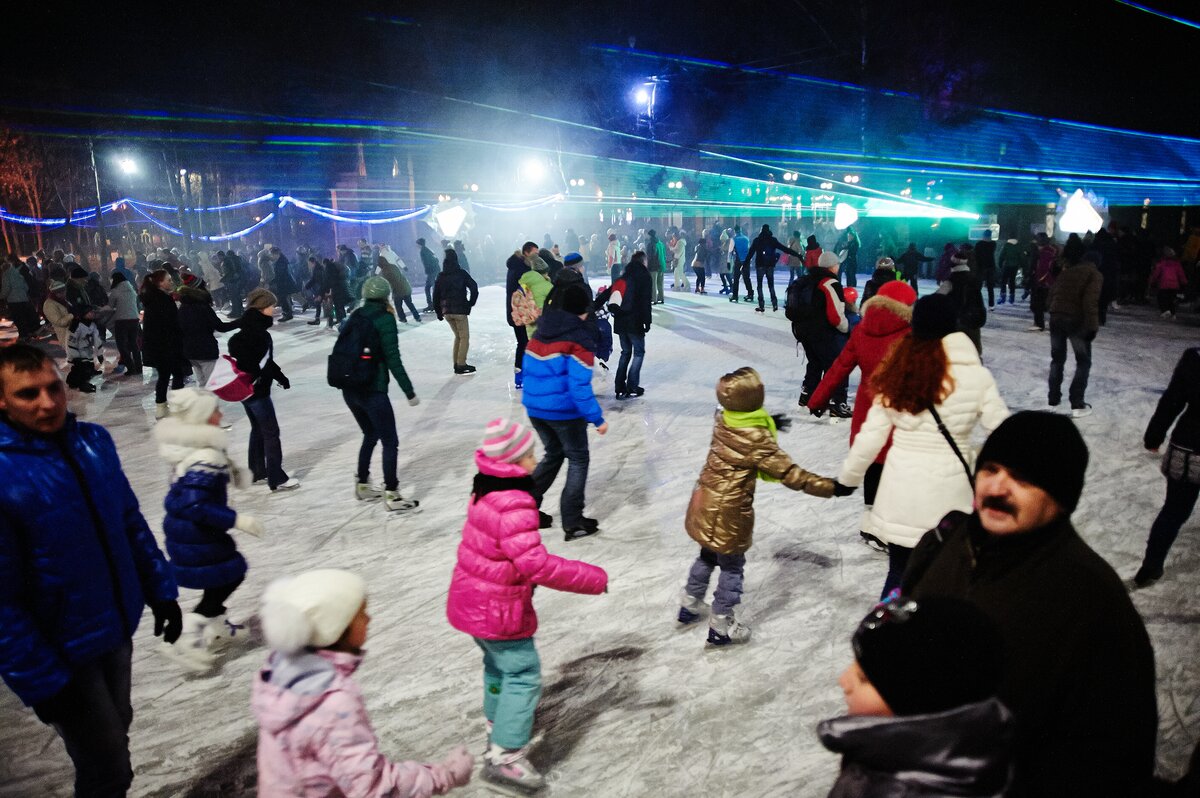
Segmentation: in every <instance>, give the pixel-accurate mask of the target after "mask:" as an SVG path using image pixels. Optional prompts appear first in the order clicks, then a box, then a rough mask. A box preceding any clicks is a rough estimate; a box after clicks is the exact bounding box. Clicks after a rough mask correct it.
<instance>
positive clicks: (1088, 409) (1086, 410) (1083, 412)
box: [1071, 402, 1092, 418]
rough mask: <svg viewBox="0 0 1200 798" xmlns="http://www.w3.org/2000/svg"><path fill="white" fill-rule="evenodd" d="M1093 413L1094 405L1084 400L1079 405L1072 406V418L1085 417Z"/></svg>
mask: <svg viewBox="0 0 1200 798" xmlns="http://www.w3.org/2000/svg"><path fill="white" fill-rule="evenodd" d="M1091 414H1092V406H1091V405H1089V404H1088V403H1087V402H1084V403H1083V404H1082V405H1080V406H1079V407H1072V408H1071V418H1085V417H1087V416H1090V415H1091Z"/></svg>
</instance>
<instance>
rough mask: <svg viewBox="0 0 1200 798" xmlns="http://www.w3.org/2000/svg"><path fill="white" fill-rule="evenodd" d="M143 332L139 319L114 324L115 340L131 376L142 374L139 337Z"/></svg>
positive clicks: (122, 360)
mask: <svg viewBox="0 0 1200 798" xmlns="http://www.w3.org/2000/svg"><path fill="white" fill-rule="evenodd" d="M141 332H142V328H141V325H140V324H138V320H137V319H126V320H123V321H118V322H114V323H113V338H115V339H116V341H117V351H118V352H120V353H121V362H122V363H124V364H125V368H126V369H128V373H129V374H141V373H142V350H141V349H140V348H139V347H138V335H140V334H141Z"/></svg>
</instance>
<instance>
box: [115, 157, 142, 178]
mask: <svg viewBox="0 0 1200 798" xmlns="http://www.w3.org/2000/svg"><path fill="white" fill-rule="evenodd" d="M117 167H118V168H119V169H120V170H121V174H123V175H136V174H137V173H138V165H137V161H135V160H133V159H132V158H129V157H124V158H118V159H117Z"/></svg>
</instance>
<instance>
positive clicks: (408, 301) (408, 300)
mask: <svg viewBox="0 0 1200 798" xmlns="http://www.w3.org/2000/svg"><path fill="white" fill-rule="evenodd" d="M393 299H395V297H393ZM405 305H408V309H409V310H410V311H412V315H413V318H414V319H416V320H417V321H420V320H421V314H420V313H419V312H418V311H417V306H416V305H414V304H413V301H412V294H409V295H408V296H406V297H400V298H399V299H396V315H397V316H399V317H400V321H408V317H407V316H405V315H404V306H405Z"/></svg>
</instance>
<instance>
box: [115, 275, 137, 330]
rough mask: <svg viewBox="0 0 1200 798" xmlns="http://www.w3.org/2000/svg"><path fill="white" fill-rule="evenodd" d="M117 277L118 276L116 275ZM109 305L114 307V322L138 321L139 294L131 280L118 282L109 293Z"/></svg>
mask: <svg viewBox="0 0 1200 798" xmlns="http://www.w3.org/2000/svg"><path fill="white" fill-rule="evenodd" d="M114 276H116V275H114ZM108 304H109V306H110V307H112V310H113V315H112V320H113V321H114V322H118V321H138V319H139V317H138V301H137V293H136V292H135V291H134V290H133V283H131V282H130V281H129V280H127V279H126V280H118V281H117V283H116V284H115V285H114V286H113V287H112V289H111V290H110V291H109V292H108Z"/></svg>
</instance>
